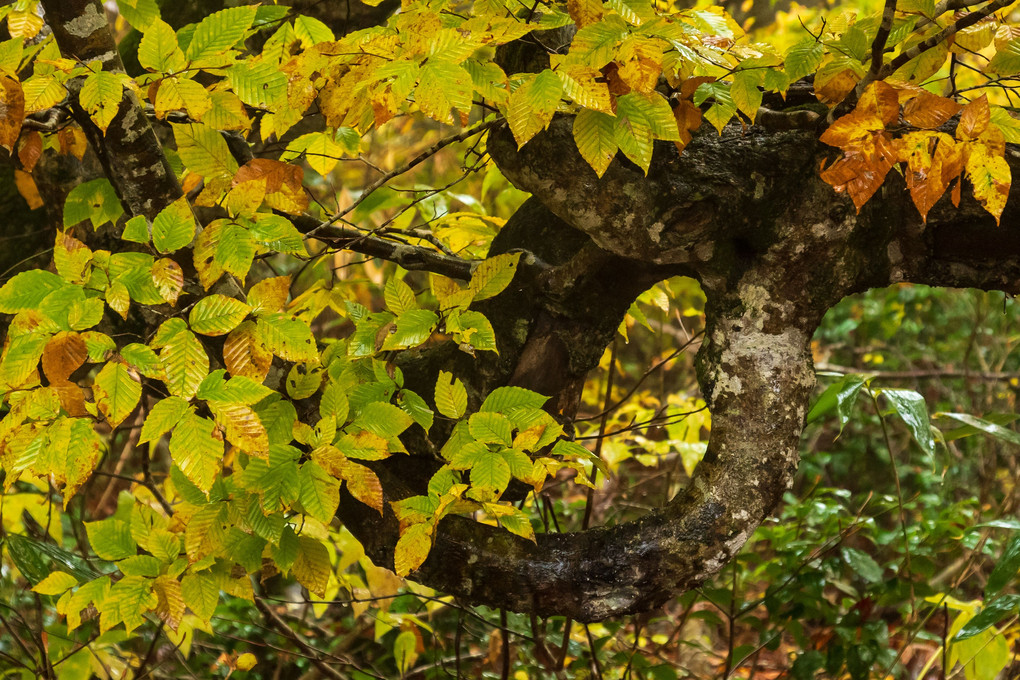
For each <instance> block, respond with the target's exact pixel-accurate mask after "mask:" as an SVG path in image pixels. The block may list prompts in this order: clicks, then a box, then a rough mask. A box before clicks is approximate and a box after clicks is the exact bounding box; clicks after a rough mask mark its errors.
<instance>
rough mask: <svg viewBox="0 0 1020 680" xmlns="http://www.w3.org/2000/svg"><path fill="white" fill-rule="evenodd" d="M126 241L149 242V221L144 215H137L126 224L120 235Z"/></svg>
mask: <svg viewBox="0 0 1020 680" xmlns="http://www.w3.org/2000/svg"><path fill="white" fill-rule="evenodd" d="M120 237H121V238H122V239H124V240H125V241H132V242H133V243H148V242H149V222H148V221H147V220H146V219H145V216H144V215H135V216H134V217H132V218H131V219H130V220H128V221H127V224H125V225H124V232H123V233H122V234H121V235H120Z"/></svg>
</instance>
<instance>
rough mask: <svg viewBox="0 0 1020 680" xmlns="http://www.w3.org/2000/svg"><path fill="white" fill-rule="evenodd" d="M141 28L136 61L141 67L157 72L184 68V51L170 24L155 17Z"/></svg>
mask: <svg viewBox="0 0 1020 680" xmlns="http://www.w3.org/2000/svg"><path fill="white" fill-rule="evenodd" d="M149 1H150V2H151V1H152V0H149ZM135 28H138V26H135ZM141 30H144V31H145V33H144V34H143V35H142V39H141V41H140V42H139V43H138V63H139V64H141V66H142V67H143V68H147V69H150V70H153V71H156V72H158V73H166V72H170V71H178V70H180V69H182V68H184V66H185V61H184V53H183V52H181V48H180V47H179V46H178V44H177V34H176V33H175V32H174V29H173V28H171V26H170V24H168V23H166V22H165V21H163V20H162V19H156V20H155V21H153V22H151V23H150V24H149V25H148V27H146V28H144V29H141Z"/></svg>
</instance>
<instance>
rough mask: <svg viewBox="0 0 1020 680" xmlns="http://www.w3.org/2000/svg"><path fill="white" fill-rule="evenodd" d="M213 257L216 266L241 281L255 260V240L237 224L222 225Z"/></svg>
mask: <svg viewBox="0 0 1020 680" xmlns="http://www.w3.org/2000/svg"><path fill="white" fill-rule="evenodd" d="M215 257H216V262H217V264H219V265H220V266H222V267H223V268H224V269H225V270H226V271H228V272H230V273H231V274H233V275H234V276H236V277H237V278H239V279H242V280H243V279H244V278H245V277H246V276H247V275H248V270H249V269H251V264H252V261H253V260H254V258H255V239H254V238H253V237H252V234H251V232H250V231H249V230H247V229H245V228H244V227H242V226H240V225H238V224H227V225H224V227H223V232H222V233H221V235H220V239H219V244H218V245H217V246H216V256H215Z"/></svg>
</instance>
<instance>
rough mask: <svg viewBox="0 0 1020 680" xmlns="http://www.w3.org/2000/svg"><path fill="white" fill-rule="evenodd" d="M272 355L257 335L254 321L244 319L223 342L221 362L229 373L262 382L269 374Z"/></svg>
mask: <svg viewBox="0 0 1020 680" xmlns="http://www.w3.org/2000/svg"><path fill="white" fill-rule="evenodd" d="M272 363H273V355H272V353H270V352H269V350H268V349H266V346H265V344H264V343H263V342H262V340H261V339H260V338H259V337H258V333H256V327H255V322H254V321H244V322H242V323H241V325H240V326H238V327H237V328H235V329H234V330H233V331H231V332H230V334H229V335H227V339H226V341H225V342H224V343H223V364H224V365H225V366H226V368H227V370H228V371H230V374H231V375H243V376H244V377H246V378H251V379H252V380H255V381H257V382H262V381H263V380H265V379H266V376H267V375H268V374H269V366H270V365H271V364H272Z"/></svg>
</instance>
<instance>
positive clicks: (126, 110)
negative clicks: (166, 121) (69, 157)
mask: <svg viewBox="0 0 1020 680" xmlns="http://www.w3.org/2000/svg"><path fill="white" fill-rule="evenodd" d="M42 5H43V9H44V10H45V12H46V22H47V23H48V24H49V26H50V27H51V28H52V29H53V35H54V37H55V38H56V41H57V45H58V47H60V53H61V54H62V55H63V56H65V57H67V58H69V59H74V60H77V61H81V62H83V63H85V64H90V63H92V62H96V61H98V62H99V64H100V68H101V69H102V70H103V71H110V72H114V73H123V72H124V65H123V63H122V62H121V59H120V55H119V53H118V52H117V45H116V43H115V42H114V39H113V32H112V31H111V29H110V25H109V23H108V22H107V20H106V11H105V10H104V9H103V6H102V5H101V4H100V3H99V2H98V0H43V2H42ZM81 86H82V80H81V79H79V78H76V79H72V80H70V81H68V83H67V87H68V90H69V91H70V104H71V107H72V112H73V114H74V118H75V120H76V121H77V122H78V124H79V125H81V127H82V130H84V131H85V135H86V136H87V137H88V140H89V144H90V146H91V147H92V149H93V150H94V151H95V153H96V155H97V157H98V158H99V161H100V163H101V164H102V165H103V168H104V170H105V172H106V175H107V177H108V179H109V180H110V182H111V183H112V184H113V186H114V188H115V189H116V190H117V194H118V195H119V196H120V198H121V202H122V203H123V204H124V208H125V209H126V210H127V211H128V213H129V214H130V215H144V216H145V217H146V218H148V219H149V220H152V219H153V218H155V217H156V215H157V214H159V211H160V210H162V209H163V208H165V207H166V206H168V205H169V204H171V203H173V202H174V201H175V200H177V199H178V198H180V197H181V196H183V193H182V191H181V186H180V183H179V182H178V181H177V176H176V175H175V174H174V172H173V170H172V169H171V168H170V164H169V163H168V162H167V159H166V156H165V155H164V154H163V147H162V146H161V145H160V143H159V140H158V139H157V138H156V134H155V132H154V131H153V129H152V127H151V126H150V125H149V119H148V117H147V116H146V115H145V110H144V109H143V108H142V106H141V104H140V103H139V101H138V98H137V97H136V96H135V95H134V93H133V92H132V91H131V90H129V89H125V90H124V94H123V99H122V100H121V103H120V108H119V110H118V112H117V115H116V116H115V117H114V119H113V121H112V122H111V123H110V126H109V127H108V128H107V130H106V132H105V134H104V132H103V131H102V130H100V129H99V128H98V127H97V126H96V124H95V123H94V122H93V121H92V119H91V118H90V117H89V115H88V113H87V112H86V111H85V110H84V109H83V108H82V107H81V105H80V103H79V102H78V93H79V90H80V89H81Z"/></svg>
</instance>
